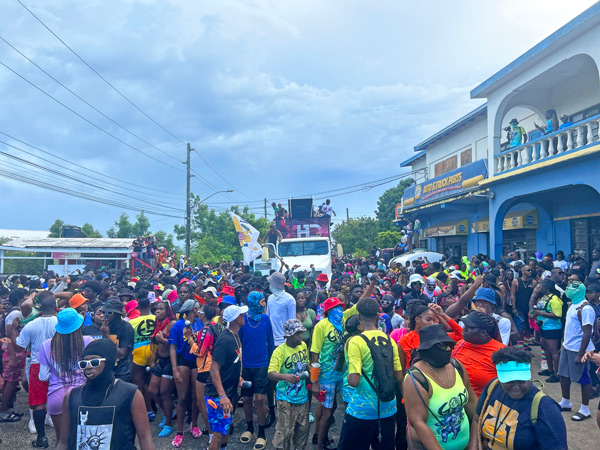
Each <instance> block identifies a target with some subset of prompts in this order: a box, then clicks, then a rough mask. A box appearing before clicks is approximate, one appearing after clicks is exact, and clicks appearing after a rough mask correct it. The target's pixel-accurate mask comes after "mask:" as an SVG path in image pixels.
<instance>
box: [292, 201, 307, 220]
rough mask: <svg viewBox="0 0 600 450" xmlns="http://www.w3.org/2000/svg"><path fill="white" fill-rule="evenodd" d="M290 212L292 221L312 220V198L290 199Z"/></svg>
mask: <svg viewBox="0 0 600 450" xmlns="http://www.w3.org/2000/svg"><path fill="white" fill-rule="evenodd" d="M288 211H289V212H290V216H291V218H292V219H310V218H311V217H312V211H313V201H312V198H291V199H289V200H288Z"/></svg>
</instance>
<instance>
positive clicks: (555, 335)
mask: <svg viewBox="0 0 600 450" xmlns="http://www.w3.org/2000/svg"><path fill="white" fill-rule="evenodd" d="M540 334H541V336H542V337H543V338H544V339H555V340H557V341H560V340H561V339H562V337H563V330H540Z"/></svg>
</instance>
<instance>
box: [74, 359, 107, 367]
mask: <svg viewBox="0 0 600 450" xmlns="http://www.w3.org/2000/svg"><path fill="white" fill-rule="evenodd" d="M102 361H106V358H94V359H84V360H83V361H79V362H78V363H77V365H78V366H79V368H80V369H87V368H88V367H91V368H96V367H100V363H101V362H102Z"/></svg>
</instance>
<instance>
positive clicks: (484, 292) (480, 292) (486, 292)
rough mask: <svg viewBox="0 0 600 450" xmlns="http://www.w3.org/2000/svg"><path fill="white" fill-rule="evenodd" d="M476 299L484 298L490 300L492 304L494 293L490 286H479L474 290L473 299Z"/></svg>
mask: <svg viewBox="0 0 600 450" xmlns="http://www.w3.org/2000/svg"><path fill="white" fill-rule="evenodd" d="M476 300H485V301H486V302H490V303H491V304H492V305H495V304H496V294H494V290H493V289H490V288H484V287H480V288H479V289H477V292H475V297H473V301H476Z"/></svg>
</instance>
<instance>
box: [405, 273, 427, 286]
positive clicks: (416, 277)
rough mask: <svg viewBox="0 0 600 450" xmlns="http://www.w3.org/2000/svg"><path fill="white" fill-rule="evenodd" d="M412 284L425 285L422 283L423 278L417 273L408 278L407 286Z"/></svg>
mask: <svg viewBox="0 0 600 450" xmlns="http://www.w3.org/2000/svg"><path fill="white" fill-rule="evenodd" d="M413 283H421V284H425V282H424V281H423V277H422V276H421V275H419V274H418V273H415V274H412V275H411V276H410V278H409V279H408V284H413Z"/></svg>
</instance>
